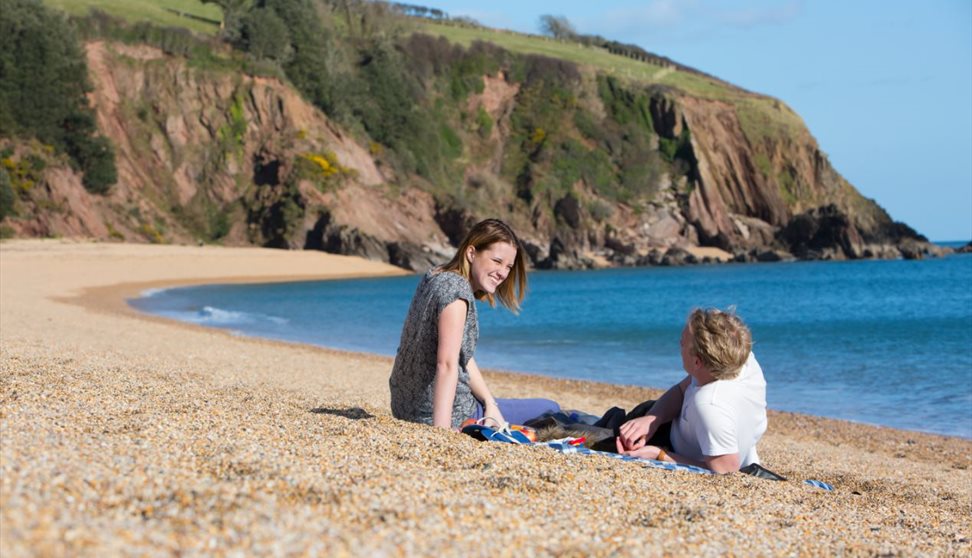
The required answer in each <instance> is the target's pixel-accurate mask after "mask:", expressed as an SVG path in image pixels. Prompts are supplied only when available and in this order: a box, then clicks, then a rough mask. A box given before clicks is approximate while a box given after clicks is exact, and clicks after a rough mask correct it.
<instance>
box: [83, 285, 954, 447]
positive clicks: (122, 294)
mask: <svg viewBox="0 0 972 558" xmlns="http://www.w3.org/2000/svg"><path fill="white" fill-rule="evenodd" d="M409 274H411V273H410V272H407V271H403V272H402V273H400V274H395V273H390V274H387V275H340V276H327V277H320V278H305V277H287V276H278V277H259V276H245V277H225V278H216V279H212V280H211V279H205V280H201V279H183V280H179V281H178V282H174V283H173V282H168V283H166V282H159V281H148V282H145V283H131V284H119V285H111V286H106V287H96V288H92V289H86V290H85V291H84V292H83V293H82V294H81V295H79V296H77V297H73V298H67V299H64V301H65V302H68V303H74V304H79V305H81V306H83V307H87V308H91V309H95V310H98V309H105V310H108V311H112V312H116V313H119V314H121V315H128V316H132V317H137V318H142V319H147V320H159V321H161V322H162V323H170V324H175V325H178V326H181V327H187V328H190V329H194V330H198V331H213V332H219V333H221V334H225V335H227V336H229V337H231V338H239V337H242V338H245V339H251V340H254V341H257V342H263V343H269V344H272V345H280V346H284V347H286V346H293V347H302V348H306V349H309V350H321V351H323V352H325V353H331V354H343V355H347V356H350V357H361V358H368V359H375V360H384V361H387V363H388V367H389V370H390V369H391V363H392V362H393V360H394V356H393V355H384V354H380V353H373V352H368V351H355V350H351V349H342V348H339V347H329V346H327V345H318V344H314V343H308V342H301V341H291V340H285V339H274V338H270V337H261V336H259V335H250V334H234V333H232V332H231V331H230V329H229V328H224V327H218V326H207V325H202V324H196V323H192V322H187V321H182V320H179V319H176V318H169V317H165V316H160V315H156V314H152V313H150V312H144V311H141V310H138V309H136V308H133V307H132V306H131V305H130V304H129V303H128V301H129V300H132V299H135V298H139V296H136V295H141V293H143V292H145V291H146V290H150V289H163V290H168V289H175V288H181V287H191V286H201V285H231V284H264V283H266V284H269V283H290V282H304V281H328V280H342V279H356V278H371V277H382V276H404V275H409ZM483 371H484V373H487V374H491V375H495V376H498V377H499V376H510V377H511V381H514V382H515V381H517V380H522V382H526V383H537V384H553V388H554V391H558V389H557V384H559V383H561V382H564V383H575V384H577V385H580V386H588V387H589V388H592V389H593V388H595V386H596V389H598V390H599V391H600V392H603V393H606V392H608V391H609V390H610V389H611V388H614V389H615V392H616V393H625V394H628V393H636V394H637V397H638V398H640V399H639V400H638V401H635V402H634V403H632V404H631V407H633V406H634V405H636V404H637V403H638V402H640V401H642V400H647V399H652V398H656V397H658V396H660V395H661V394H662V393H664V392H665V390H666V389H668V387H665V386H643V385H635V384H623V383H612V382H605V381H598V380H591V379H585V378H571V377H564V376H555V375H547V374H543V373H538V372H529V371H521V370H513V369H503V368H495V367H488V368H484V369H483ZM669 387H670V386H669ZM628 399H631V398H630V397H629V398H628ZM576 410H580V411H584V412H590V413H592V414H597V413H603V412H604V411H606V410H607V408H605V409H576ZM767 411H768V413H769V416H770V418H772V417H773V416H774V414H777V413H788V414H793V415H796V416H805V417H811V418H813V419H818V420H833V421H839V422H844V423H848V424H851V425H857V426H860V427H868V428H877V429H881V430H885V431H893V432H901V433H903V434H916V435H928V436H941V437H944V438H955V439H958V440H960V441H965V442H972V437H964V436H962V435H960V434H948V433H942V432H934V431H926V430H914V429H907V428H901V427H896V426H891V425H886V424H880V423H874V422H867V421H864V420H856V419H849V418H841V417H831V416H826V415H815V414H809V413H806V412H801V411H790V410H786V409H772V408H768V409H767Z"/></svg>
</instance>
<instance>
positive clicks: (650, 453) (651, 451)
mask: <svg viewBox="0 0 972 558" xmlns="http://www.w3.org/2000/svg"><path fill="white" fill-rule="evenodd" d="M615 443H617V445H618V453H620V454H621V455H630V456H631V457H643V458H645V459H658V455H659V453H660V452H661V448H659V447H657V446H644V447H642V448H639V449H635V450H625V449H624V447H623V446H622V445H621V437H620V436H619V437H617V438H615Z"/></svg>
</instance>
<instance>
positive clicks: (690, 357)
mask: <svg viewBox="0 0 972 558" xmlns="http://www.w3.org/2000/svg"><path fill="white" fill-rule="evenodd" d="M694 341H695V339H693V337H692V330H691V329H689V326H688V324H685V327H684V328H682V338H681V339H680V340H679V345H680V346H681V349H682V368H684V369H685V371H686V372H687V373H688V374H689V375H691V376H695V372H696V370H697V369H698V365H699V357H697V356H695V353H693V352H692V344H693V343H694Z"/></svg>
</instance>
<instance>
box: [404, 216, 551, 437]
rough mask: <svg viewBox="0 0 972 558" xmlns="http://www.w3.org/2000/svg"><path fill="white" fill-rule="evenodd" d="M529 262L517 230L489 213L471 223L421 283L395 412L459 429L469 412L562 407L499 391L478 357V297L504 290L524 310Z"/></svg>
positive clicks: (529, 412)
mask: <svg viewBox="0 0 972 558" xmlns="http://www.w3.org/2000/svg"><path fill="white" fill-rule="evenodd" d="M526 285H527V277H526V264H525V262H524V258H523V250H522V249H521V247H520V242H519V240H518V239H517V237H516V234H515V233H514V232H513V230H512V229H510V227H509V226H507V225H506V224H505V223H503V222H502V221H499V220H498V219H487V220H485V221H482V222H480V223H478V224H477V225H476V226H474V227H473V228H472V230H470V231H469V233H468V234H467V235H466V237H465V238H464V239H463V241H462V243H460V245H459V249H458V251H457V252H456V255H455V256H454V257H453V258H452V261H450V262H449V263H447V264H445V265H443V266H439V267H435V268H432V269H431V270H429V271H428V273H426V274H425V276H424V277H423V278H422V280H421V281H420V282H419V285H418V288H416V289H415V296H414V297H413V298H412V304H411V306H410V307H409V309H408V316H407V317H406V318H405V325H404V326H403V327H402V338H401V342H400V343H399V346H398V352H397V354H396V355H395V364H394V366H393V368H392V373H391V378H389V381H388V384H389V386H390V387H391V408H392V415H394V416H395V418H398V419H403V420H408V421H412V422H419V423H423V424H431V425H433V426H438V427H442V428H451V429H457V428H459V426H460V425H461V424H462V422H463V421H464V420H466V419H467V418H477V419H478V418H482V417H489V418H492V419H495V421H496V422H498V423H503V422H505V421H509V422H512V423H517V424H522V423H523V422H526V421H527V420H529V419H531V418H534V417H537V416H539V415H541V414H543V413H545V412H555V411H558V410H560V407H559V405H557V403H555V402H553V401H550V400H548V399H494V398H493V395H492V393H490V391H489V387H487V386H486V382H485V381H484V380H483V376H482V374H481V373H480V371H479V366H478V365H477V364H476V360H475V359H474V358H473V354H474V353H475V351H476V341H477V340H478V339H479V321H478V319H477V316H476V303H475V301H476V300H486V301H487V302H488V303H489V305H490V306H493V305H494V304H495V300H496V299H497V298H498V299H499V301H500V303H501V304H502V305H503V306H505V307H506V308H507V309H509V310H510V311H511V312H514V313H516V312H518V311H519V308H520V303H522V302H523V297H524V296H525V294H526Z"/></svg>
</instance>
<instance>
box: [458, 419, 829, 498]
mask: <svg viewBox="0 0 972 558" xmlns="http://www.w3.org/2000/svg"><path fill="white" fill-rule="evenodd" d="M462 432H463V433H464V434H467V435H469V436H472V437H473V438H476V439H477V440H483V441H489V442H503V443H507V444H518V445H524V446H541V447H547V448H550V449H552V450H554V451H558V452H560V453H564V454H579V455H600V456H604V457H608V458H610V459H619V460H621V461H627V462H631V463H638V464H639V465H642V466H644V467H649V468H652V469H664V470H666V471H685V472H687V473H695V474H699V475H712V474H714V473H713V472H712V471H710V470H708V469H705V468H703V467H696V466H694V465H683V464H681V463H671V462H669V461H658V460H656V459H647V458H644V457H632V456H630V455H621V454H618V453H611V452H606V451H598V450H592V449H590V448H586V447H584V446H583V445H580V444H577V443H576V441H577V439H576V438H564V439H562V440H551V441H547V442H531V441H530V440H529V439H528V438H527V437H526V436H524V435H523V434H522V433H520V432H517V431H515V430H510V429H508V428H505V429H499V428H497V429H494V428H490V427H487V426H483V425H481V424H470V425H468V426H466V427H464V428H463V429H462ZM741 472H743V473H745V474H750V475H754V476H757V477H760V478H768V479H772V480H781V481H785V480H786V479H785V478H783V477H781V476H779V475H777V474H775V473H772V472H771V471H768V470H766V469H765V468H762V467H759V468H758V469H756V471H745V470H743V471H741ZM767 473H768V474H767ZM770 475H772V476H770ZM803 484H807V485H810V486H812V487H814V488H819V489H821V490H826V491H828V492H832V491H833V490H834V487H833V486H831V485H829V484H827V483H825V482H823V481H818V480H805V481H803Z"/></svg>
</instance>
